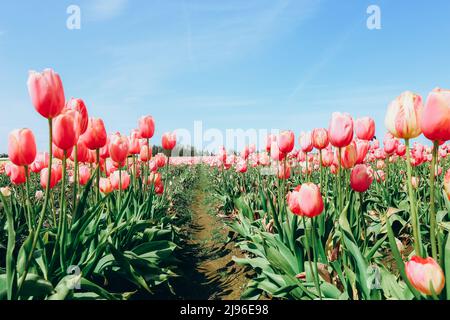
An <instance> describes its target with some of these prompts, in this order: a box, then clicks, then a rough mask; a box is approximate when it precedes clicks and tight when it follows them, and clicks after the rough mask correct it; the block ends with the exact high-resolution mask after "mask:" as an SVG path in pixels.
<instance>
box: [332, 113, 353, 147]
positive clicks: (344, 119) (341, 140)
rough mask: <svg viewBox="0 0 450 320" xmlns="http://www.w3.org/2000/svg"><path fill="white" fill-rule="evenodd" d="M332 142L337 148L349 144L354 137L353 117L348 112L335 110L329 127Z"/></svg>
mask: <svg viewBox="0 0 450 320" xmlns="http://www.w3.org/2000/svg"><path fill="white" fill-rule="evenodd" d="M328 136H329V139H330V143H331V144H332V145H333V146H335V147H336V148H343V147H346V146H348V145H349V144H350V143H351V142H352V139H353V119H352V117H351V116H350V115H349V114H347V113H339V112H334V113H333V114H332V116H331V121H330V127H329V128H328Z"/></svg>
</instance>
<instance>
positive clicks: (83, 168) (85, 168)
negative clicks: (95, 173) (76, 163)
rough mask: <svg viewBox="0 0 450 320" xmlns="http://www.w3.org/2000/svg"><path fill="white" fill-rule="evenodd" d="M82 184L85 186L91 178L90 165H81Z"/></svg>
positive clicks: (79, 174)
mask: <svg viewBox="0 0 450 320" xmlns="http://www.w3.org/2000/svg"><path fill="white" fill-rule="evenodd" d="M78 176H79V181H80V185H82V186H84V185H85V184H86V183H88V181H89V179H90V178H91V170H90V169H89V167H88V166H80V168H79V169H78Z"/></svg>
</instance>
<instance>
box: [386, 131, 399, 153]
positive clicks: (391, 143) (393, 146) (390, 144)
mask: <svg viewBox="0 0 450 320" xmlns="http://www.w3.org/2000/svg"><path fill="white" fill-rule="evenodd" d="M398 143H399V142H398V140H397V139H395V138H390V137H389V136H388V135H387V137H385V138H384V140H383V147H384V152H386V153H387V154H388V155H391V154H393V153H394V152H396V151H397V146H398Z"/></svg>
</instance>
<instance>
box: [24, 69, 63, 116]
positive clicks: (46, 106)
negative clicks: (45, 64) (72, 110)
mask: <svg viewBox="0 0 450 320" xmlns="http://www.w3.org/2000/svg"><path fill="white" fill-rule="evenodd" d="M28 92H29V94H30V97H31V101H32V102H33V105H34V107H35V109H36V111H37V112H39V113H40V114H41V115H42V116H43V117H44V118H47V119H51V118H54V117H56V116H57V115H59V114H60V113H61V111H62V110H63V108H64V105H65V103H66V98H65V96H64V88H63V85H62V81H61V78H60V77H59V75H58V74H57V73H55V72H54V71H53V70H51V69H46V70H44V71H43V72H42V73H38V72H35V71H30V75H29V77H28Z"/></svg>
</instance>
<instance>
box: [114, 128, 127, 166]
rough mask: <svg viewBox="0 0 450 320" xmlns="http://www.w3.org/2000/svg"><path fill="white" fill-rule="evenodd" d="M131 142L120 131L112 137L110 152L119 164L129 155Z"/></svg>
mask: <svg viewBox="0 0 450 320" xmlns="http://www.w3.org/2000/svg"><path fill="white" fill-rule="evenodd" d="M128 149H129V143H128V138H127V136H123V135H121V134H120V133H119V132H117V133H115V134H113V135H112V136H111V137H110V142H109V154H110V156H111V159H112V160H113V161H115V162H117V163H119V164H122V163H123V162H125V160H126V159H127V157H128Z"/></svg>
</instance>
